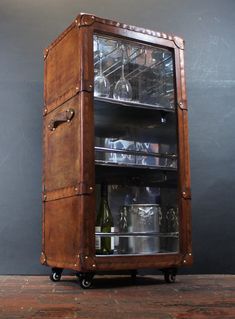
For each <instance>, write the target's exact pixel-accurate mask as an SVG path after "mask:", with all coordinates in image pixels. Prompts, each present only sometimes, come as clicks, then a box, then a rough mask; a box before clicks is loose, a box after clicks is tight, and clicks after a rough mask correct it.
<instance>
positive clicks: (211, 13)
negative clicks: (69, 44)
mask: <svg viewBox="0 0 235 319" xmlns="http://www.w3.org/2000/svg"><path fill="white" fill-rule="evenodd" d="M79 12H90V13H94V14H96V15H98V16H101V17H107V18H110V19H115V20H120V21H122V22H126V23H129V24H133V25H139V26H143V27H147V28H151V29H153V30H160V31H163V32H173V33H174V34H177V35H181V36H182V37H184V38H185V40H186V75H187V88H188V102H189V130H190V146H191V172H192V194H193V247H194V255H195V263H194V266H193V267H192V268H191V269H190V270H189V271H190V272H194V273H232V272H233V273H234V272H235V270H234V269H235V253H234V242H235V232H234V226H235V214H234V207H235V186H234V185H235V184H234V177H235V129H234V124H233V123H234V119H235V102H234V101H235V55H234V52H235V41H234V30H235V1H233V0H223V1H219V0H197V1H193V0H190V1H186V0H171V1H170V0H145V1H138V0H118V1H114V0H100V1H92V0H50V1H48V0H39V1H36V0H35V1H29V0H1V1H0V111H1V112H0V261H1V262H0V273H1V274H16V273H20V274H39V273H40V274H41V273H45V272H48V269H47V268H45V267H42V266H41V265H40V263H39V255H40V245H41V162H42V157H41V129H42V105H43V59H42V50H43V48H44V47H46V46H47V45H48V44H49V43H50V42H51V41H52V40H53V39H55V37H57V35H58V34H59V33H60V32H62V31H63V30H64V29H65V28H66V27H67V26H68V25H69V24H70V22H71V21H72V20H73V19H74V17H75V16H76V15H77V13H79Z"/></svg>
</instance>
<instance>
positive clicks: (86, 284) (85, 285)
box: [80, 278, 92, 289]
mask: <svg viewBox="0 0 235 319" xmlns="http://www.w3.org/2000/svg"><path fill="white" fill-rule="evenodd" d="M80 286H81V288H83V289H88V288H90V287H91V286H92V281H91V280H89V279H86V278H80Z"/></svg>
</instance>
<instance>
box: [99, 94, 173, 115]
mask: <svg viewBox="0 0 235 319" xmlns="http://www.w3.org/2000/svg"><path fill="white" fill-rule="evenodd" d="M94 100H95V102H100V103H105V104H109V105H113V106H114V105H118V106H124V107H132V108H133V107H135V108H141V109H149V110H155V111H164V112H169V113H175V108H170V107H164V106H162V105H160V104H146V103H140V102H139V101H122V100H115V99H113V98H101V97H97V96H95V97H94Z"/></svg>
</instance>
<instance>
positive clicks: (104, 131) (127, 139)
mask: <svg viewBox="0 0 235 319" xmlns="http://www.w3.org/2000/svg"><path fill="white" fill-rule="evenodd" d="M95 136H96V140H95V158H96V162H97V163H99V164H109V165H119V166H132V167H134V166H135V167H162V168H169V169H172V170H175V169H176V168H177V144H176V116H175V113H174V112H165V111H161V112H156V110H154V109H144V108H133V107H132V106H129V105H125V106H123V105H120V104H118V103H111V102H110V101H96V102H95Z"/></svg>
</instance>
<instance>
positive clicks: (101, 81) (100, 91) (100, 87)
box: [94, 37, 110, 97]
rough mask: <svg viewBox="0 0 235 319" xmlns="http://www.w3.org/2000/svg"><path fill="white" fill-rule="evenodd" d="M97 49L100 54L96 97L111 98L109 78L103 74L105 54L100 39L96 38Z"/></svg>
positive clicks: (95, 81) (96, 77) (95, 86)
mask: <svg viewBox="0 0 235 319" xmlns="http://www.w3.org/2000/svg"><path fill="white" fill-rule="evenodd" d="M96 41H97V49H98V52H99V73H98V74H97V75H96V76H95V79H94V95H95V96H98V97H109V94H110V83H109V80H108V78H107V77H106V76H105V75H104V74H103V52H102V50H101V45H100V41H99V38H98V37H97V38H96Z"/></svg>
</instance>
